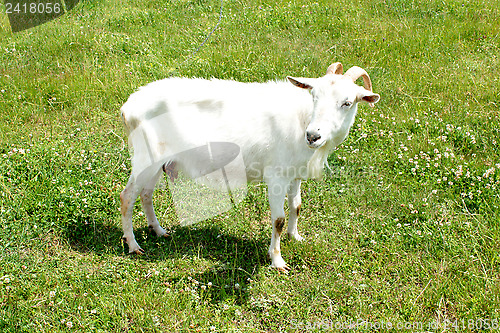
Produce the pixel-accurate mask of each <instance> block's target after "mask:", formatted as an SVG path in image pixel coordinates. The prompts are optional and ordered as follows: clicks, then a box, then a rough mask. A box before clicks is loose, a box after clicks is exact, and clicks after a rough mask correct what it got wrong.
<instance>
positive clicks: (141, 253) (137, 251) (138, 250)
mask: <svg viewBox="0 0 500 333" xmlns="http://www.w3.org/2000/svg"><path fill="white" fill-rule="evenodd" d="M132 253H135V254H137V255H143V254H145V253H146V251H144V250H143V249H141V248H138V249H137V250H134V251H133V252H132Z"/></svg>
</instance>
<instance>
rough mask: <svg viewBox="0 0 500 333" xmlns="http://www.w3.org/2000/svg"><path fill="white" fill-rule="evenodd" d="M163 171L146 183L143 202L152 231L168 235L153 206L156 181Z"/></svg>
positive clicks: (160, 234) (142, 193) (142, 195)
mask: <svg viewBox="0 0 500 333" xmlns="http://www.w3.org/2000/svg"><path fill="white" fill-rule="evenodd" d="M161 174H162V172H161V170H159V171H158V173H157V174H156V175H154V176H153V178H151V181H150V182H149V183H148V184H146V186H145V187H144V189H143V190H142V191H141V204H142V209H143V210H144V213H145V214H146V217H147V219H148V227H149V230H150V231H152V232H153V231H154V233H155V234H156V235H157V236H165V237H166V236H167V232H166V231H165V229H163V228H162V227H161V226H160V223H159V222H158V219H157V218H156V214H155V211H154V208H153V192H154V190H155V186H156V183H157V182H158V179H159V178H160V176H161Z"/></svg>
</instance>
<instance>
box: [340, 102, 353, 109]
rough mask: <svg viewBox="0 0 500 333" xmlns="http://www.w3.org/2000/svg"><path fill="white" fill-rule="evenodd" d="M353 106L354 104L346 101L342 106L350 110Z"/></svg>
mask: <svg viewBox="0 0 500 333" xmlns="http://www.w3.org/2000/svg"><path fill="white" fill-rule="evenodd" d="M351 105H352V102H349V101H345V102H344V104H342V106H343V107H346V108H350V107H351Z"/></svg>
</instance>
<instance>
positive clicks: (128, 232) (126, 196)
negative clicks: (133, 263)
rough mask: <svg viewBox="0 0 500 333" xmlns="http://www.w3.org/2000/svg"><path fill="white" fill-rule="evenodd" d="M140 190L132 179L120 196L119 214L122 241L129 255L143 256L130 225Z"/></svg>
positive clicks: (131, 178)
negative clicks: (120, 216) (120, 214)
mask: <svg viewBox="0 0 500 333" xmlns="http://www.w3.org/2000/svg"><path fill="white" fill-rule="evenodd" d="M141 190H142V189H141V188H140V187H139V186H138V185H137V184H136V182H135V181H134V179H133V177H132V176H131V177H130V180H129V182H128V184H127V186H126V187H125V189H124V190H123V191H122V193H121V194H120V200H121V213H122V228H123V240H124V241H125V242H126V243H127V245H128V250H129V251H128V252H129V253H137V254H143V253H144V250H143V249H141V247H140V246H139V244H137V241H136V240H135V236H134V226H133V225H132V214H133V211H134V204H135V201H136V200H137V197H138V196H139V193H140V192H141Z"/></svg>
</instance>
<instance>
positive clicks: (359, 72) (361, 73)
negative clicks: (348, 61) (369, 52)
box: [344, 66, 372, 91]
mask: <svg viewBox="0 0 500 333" xmlns="http://www.w3.org/2000/svg"><path fill="white" fill-rule="evenodd" d="M344 75H345V76H348V77H350V78H351V79H352V80H353V81H354V82H356V80H357V79H359V78H360V77H362V78H363V86H364V87H365V89H366V90H370V91H372V80H370V76H369V75H368V73H367V72H366V71H365V70H364V69H363V68H361V67H358V66H353V67H351V68H349V70H348V71H347V72H345V74H344Z"/></svg>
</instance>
